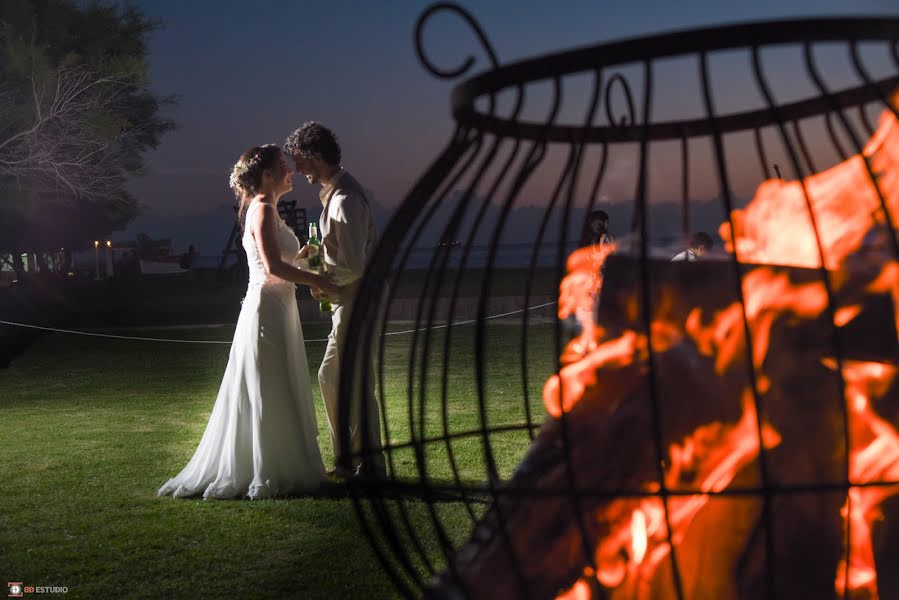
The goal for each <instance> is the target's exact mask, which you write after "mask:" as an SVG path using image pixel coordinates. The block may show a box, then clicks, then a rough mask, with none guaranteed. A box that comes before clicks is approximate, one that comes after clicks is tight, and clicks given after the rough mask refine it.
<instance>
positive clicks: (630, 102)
mask: <svg viewBox="0 0 899 600" xmlns="http://www.w3.org/2000/svg"><path fill="white" fill-rule="evenodd" d="M616 82H617V83H618V84H619V85H620V86H621V89H622V90H623V91H624V98H625V100H627V111H628V114H627V115H622V117H621V118H620V119H618V120H617V121H616V120H615V115H613V114H612V88H613V87H614V85H615V83H616ZM605 104H606V118H607V119H608V120H609V125H613V126H616V125H617V126H618V127H624V126H625V125H633V124H635V123H636V122H637V118H636V116H635V115H636V112H635V111H634V97H633V94H631V86H630V85H629V84H628V83H627V79H625V78H624V77H622V75H621V73H615V74H614V75H612V77H611V78H610V79H609V82H608V83H607V84H606V103H605ZM628 117H629V118H630V121H628Z"/></svg>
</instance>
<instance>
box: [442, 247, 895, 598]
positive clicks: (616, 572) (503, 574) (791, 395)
mask: <svg viewBox="0 0 899 600" xmlns="http://www.w3.org/2000/svg"><path fill="white" fill-rule="evenodd" d="M635 267H636V265H635V264H634V259H632V258H627V257H620V256H619V257H612V258H611V259H610V260H609V262H608V264H607V268H606V281H605V282H604V285H605V289H606V293H605V294H604V295H603V297H602V302H601V304H600V306H599V309H598V312H597V322H598V324H599V326H600V327H601V329H602V331H604V332H605V335H606V337H607V338H612V339H610V340H609V341H606V342H604V343H599V344H598V345H595V346H594V348H593V350H590V351H588V352H586V353H585V354H584V355H583V357H582V358H581V359H580V360H577V361H572V362H571V363H570V364H568V365H566V366H564V367H563V369H562V371H561V372H560V374H559V376H558V377H555V378H552V379H551V380H550V381H549V382H548V384H547V386H546V388H545V392H544V394H545V397H546V399H547V410H548V411H549V412H550V414H551V415H553V416H555V417H557V418H556V419H548V420H547V421H546V422H545V423H544V425H543V427H542V428H541V430H540V432H539V434H538V436H537V438H536V440H535V441H534V443H533V444H532V446H531V447H530V449H529V451H528V453H527V455H526V456H525V458H524V460H523V461H522V463H521V465H520V466H519V468H518V470H517V471H516V473H515V474H514V475H513V477H512V479H511V481H510V482H509V483H508V485H507V486H506V487H505V488H504V490H503V493H502V495H501V497H500V499H499V500H498V502H497V504H496V506H495V507H494V508H493V509H492V510H490V511H489V512H488V513H487V514H486V515H485V517H484V518H483V520H482V521H481V522H480V523H479V524H478V526H477V528H476V530H475V532H474V534H473V536H472V539H471V541H470V542H469V543H468V544H467V545H466V546H465V547H463V548H462V549H461V550H460V551H459V553H458V554H457V556H456V560H455V563H454V565H453V569H452V571H451V572H450V573H453V572H454V573H456V574H457V575H458V577H459V579H460V580H461V581H459V580H457V579H456V578H455V577H454V576H453V575H451V574H445V575H443V576H442V578H441V580H440V581H439V582H437V583H436V585H435V586H434V587H433V588H431V589H430V590H429V592H428V595H429V596H430V597H435V598H445V597H453V595H454V591H455V590H457V589H460V588H461V589H464V590H465V591H466V592H467V593H468V594H469V595H470V596H473V597H478V598H480V597H484V598H496V597H527V596H529V597H533V598H545V597H554V596H556V595H557V594H559V593H561V592H564V591H565V590H569V589H570V590H572V591H571V593H570V594H569V596H567V597H571V598H590V597H593V598H598V597H603V596H602V595H603V594H606V595H608V597H611V598H619V597H620V598H633V597H637V598H674V597H676V593H675V585H676V584H675V579H674V575H673V569H672V562H671V556H670V547H669V545H668V527H667V522H666V519H665V509H664V505H663V504H662V501H661V500H659V499H658V498H654V497H651V496H652V494H656V493H658V492H659V490H660V486H659V482H658V480H659V470H658V468H657V466H656V465H657V458H658V449H657V447H656V444H655V441H654V440H655V434H654V431H656V427H658V429H659V430H660V431H661V438H662V439H661V440H660V441H661V444H662V448H663V451H662V454H663V457H664V460H665V469H664V475H665V483H666V486H667V488H668V489H669V490H672V491H675V492H681V493H686V492H689V491H694V492H695V491H702V492H710V493H713V492H720V491H724V490H730V491H739V490H741V489H742V490H753V489H758V488H760V487H761V486H762V483H763V481H762V475H761V468H760V464H759V454H760V452H759V437H760V436H759V432H758V428H757V420H756V414H755V404H754V402H753V395H752V393H751V387H750V377H749V372H748V369H747V364H746V360H745V351H746V349H745V343H743V342H741V339H738V338H733V336H729V337H725V338H722V339H719V340H717V341H714V342H713V343H719V344H722V345H727V346H728V347H730V348H731V354H730V359H729V360H728V361H726V362H725V363H721V361H720V357H721V355H722V352H721V348H720V347H719V348H716V349H715V351H713V352H709V351H705V349H704V348H703V343H704V342H703V340H697V339H696V338H695V337H692V336H691V334H690V331H688V327H687V322H688V321H689V320H690V316H691V315H695V314H696V311H697V310H699V311H700V312H701V313H702V314H703V315H716V314H721V313H722V312H723V311H726V310H727V309H728V307H729V306H731V305H732V304H733V303H734V302H735V301H736V299H735V297H734V296H735V294H736V286H735V285H728V279H729V280H730V282H733V277H734V275H733V269H732V266H731V265H729V264H727V263H717V264H715V263H697V264H684V263H681V264H678V263H667V262H665V263H652V264H651V276H652V281H653V295H652V307H653V323H654V328H653V329H654V331H653V334H654V335H653V336H652V339H653V349H654V365H655V370H654V376H655V378H656V381H657V382H658V385H657V387H656V394H657V401H658V407H659V410H658V411H656V410H653V408H652V403H651V393H652V392H651V383H652V382H651V381H650V372H649V367H648V364H647V340H646V338H645V336H644V335H643V334H640V333H638V331H639V329H640V323H641V315H640V314H639V311H637V310H636V309H635V307H639V302H640V299H639V298H638V297H637V295H636V294H637V290H639V285H638V284H639V280H638V276H639V270H638V269H636V268H635ZM764 269H765V270H766V271H772V273H773V275H772V277H774V279H772V281H775V282H777V281H778V280H777V279H776V278H777V277H785V278H786V280H787V284H788V285H787V287H788V288H789V290H792V291H796V290H799V291H805V292H808V291H810V290H811V291H814V289H813V288H809V287H803V286H813V285H814V282H815V281H816V278H819V277H820V272H819V271H816V270H807V269H798V268H789V269H772V268H771V267H764ZM750 270H751V269H750ZM777 289H778V290H779V291H780V293H781V294H782V295H783V294H784V291H783V289H781V288H777ZM610 290H612V291H610ZM857 290H858V288H857V287H856V289H855V290H851V289H850V288H849V287H844V288H841V289H840V290H839V294H840V298H841V299H844V298H845V299H850V300H851V302H852V303H853V304H854V305H857V306H858V310H857V311H856V312H855V316H854V318H852V319H849V320H848V321H847V323H846V324H845V325H844V329H843V334H844V335H842V336H841V337H843V338H846V344H844V346H845V347H844V349H843V350H844V358H847V357H849V356H851V357H853V358H855V359H859V360H862V359H863V360H870V358H872V357H878V358H880V359H881V360H885V361H891V360H892V361H894V360H895V358H893V357H895V356H896V338H895V336H893V335H891V333H890V329H889V328H886V331H887V334H886V335H884V334H883V331H884V330H885V328H884V327H883V326H882V324H883V323H884V320H885V319H886V320H887V321H889V320H890V319H891V318H892V314H893V307H892V303H891V302H889V297H884V296H883V295H882V294H866V293H858V292H857ZM813 296H815V297H817V294H813ZM791 297H792V296H791ZM750 301H751V299H748V300H747V302H750ZM817 302H818V304H815V305H814V306H815V307H817V308H805V309H800V308H797V309H796V310H797V311H798V312H799V313H802V312H803V311H805V313H804V314H802V315H801V316H802V317H803V318H797V317H796V316H795V315H794V316H792V317H790V315H783V316H779V315H774V316H771V317H770V318H767V317H765V314H764V311H759V312H756V313H753V314H754V322H753V327H755V330H754V332H753V333H756V332H757V331H758V329H759V327H760V326H758V325H757V322H762V321H764V323H765V327H766V328H767V329H766V331H767V333H766V334H765V336H764V337H765V339H766V340H767V341H766V344H765V348H764V351H763V352H762V353H761V360H759V361H757V363H756V366H757V368H758V369H759V373H763V375H761V377H760V380H759V384H760V387H761V388H762V390H761V392H762V393H761V404H760V407H761V411H762V415H761V417H762V419H761V420H762V421H763V423H764V426H763V435H762V436H761V437H762V438H763V439H764V446H765V466H766V475H767V478H768V479H767V484H768V485H769V486H771V487H773V488H783V487H797V486H802V487H804V488H805V489H806V490H807V491H806V492H805V493H802V494H783V495H776V496H771V497H770V504H769V505H768V506H767V510H768V511H769V515H768V519H769V521H770V523H771V527H770V528H768V527H766V524H765V520H764V519H763V516H764V515H763V510H766V507H765V506H764V499H763V494H762V493H760V492H759V493H757V494H749V493H746V494H739V495H732V496H723V497H722V496H719V497H710V496H708V495H699V494H696V495H676V496H671V497H669V500H668V522H670V524H671V532H672V539H673V541H674V544H675V558H676V560H677V564H678V567H679V568H678V574H679V583H680V586H681V589H682V590H683V591H684V593H685V595H686V597H687V598H761V597H766V596H767V595H768V593H769V589H768V581H769V579H770V580H771V581H772V582H773V585H774V587H775V590H776V593H777V595H778V596H779V597H788V598H824V597H828V596H833V595H834V591H835V579H834V578H835V576H836V575H837V573H838V571H839V565H840V561H841V556H842V553H843V538H844V526H843V521H842V519H841V516H840V515H841V508H842V507H843V504H844V501H845V497H846V495H845V492H842V491H840V490H839V486H840V485H841V484H844V483H845V481H846V475H847V472H846V469H847V466H846V465H847V455H846V445H845V425H844V423H845V420H844V416H843V415H844V407H843V397H842V393H843V392H842V387H841V386H840V379H839V376H838V374H837V372H835V371H834V369H833V365H831V364H829V363H827V362H826V361H824V362H822V358H824V357H826V356H828V355H829V351H828V349H829V348H831V347H832V343H831V341H832V335H833V327H832V326H831V325H830V323H829V321H828V320H827V319H826V318H825V317H824V316H822V314H821V313H822V312H823V307H824V306H826V295H825V303H824V304H823V305H822V304H821V303H820V298H818V300H817ZM841 302H842V300H841ZM661 324H666V325H665V326H660V325H661ZM739 325H740V326H741V327H742V323H739ZM850 327H851V328H854V329H853V330H852V335H851V336H850V335H848V333H847V332H850ZM741 331H742V329H741ZM615 336H618V337H615ZM741 344H742V345H741ZM769 348H770V349H769ZM809 381H814V382H815V385H814V386H809V385H808V383H809ZM881 391H882V390H881ZM894 400H895V398H894ZM563 413H564V414H565V419H564V422H563V420H562V419H561V418H559V417H561V416H562V414H563ZM656 415H657V417H658V419H659V422H658V423H656V422H654V419H655V418H656ZM897 441H899V438H897ZM863 442H864V440H863V441H862V443H863ZM888 468H899V454H897V455H896V456H895V457H892V455H889V457H888V459H887V462H886V464H884V465H881V466H880V470H881V471H884V470H886V469H888ZM897 478H899V477H897ZM816 486H830V487H831V488H832V489H831V491H829V492H823V493H822V492H820V491H818V490H817V489H816ZM572 488H574V490H572ZM648 496H649V497H648ZM877 500H878V501H881V500H883V498H879V499H877ZM856 506H857V507H863V503H862V502H861V501H858V502H857V503H856ZM855 528H856V529H857V530H860V529H861V527H860V525H858V524H856V527H855ZM503 532H505V533H503ZM769 532H770V533H772V536H773V537H772V539H771V540H770V544H769V540H767V538H766V536H767V535H768V534H769ZM584 533H586V537H587V543H586V545H585V544H584V541H583V534H584ZM881 538H883V536H882V535H880V537H879V538H878V539H881ZM897 542H899V540H897V539H895V538H894V539H893V540H892V541H890V540H887V541H886V542H883V543H884V546H883V548H880V549H879V550H878V549H877V544H875V545H874V547H875V550H874V554H875V555H877V556H880V555H882V556H893V554H890V553H891V552H895V551H896V549H895V548H893V546H894V545H896V543H897ZM769 545H770V546H771V547H772V548H773V550H774V556H772V557H770V560H769V558H768V556H767V552H768V549H769ZM535 549H539V551H535ZM878 553H879V554H878ZM853 560H854V559H853ZM769 568H773V569H774V570H773V571H772V572H771V573H769V572H768V569H769ZM853 572H856V573H858V572H861V571H860V567H859V568H853ZM517 573H520V574H521V576H520V577H519V575H517ZM578 582H579V583H578ZM887 584H888V582H887ZM522 585H524V586H525V587H522ZM573 585H577V586H579V587H574V588H572V586H573ZM600 585H601V586H602V587H604V588H605V590H606V591H604V592H603V591H600V589H601V588H600ZM883 585H884V584H883V583H882V584H881V587H883ZM884 597H887V596H884Z"/></svg>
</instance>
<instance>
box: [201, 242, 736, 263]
mask: <svg viewBox="0 0 899 600" xmlns="http://www.w3.org/2000/svg"><path fill="white" fill-rule="evenodd" d="M618 241H619V244H620V245H623V244H624V242H625V241H624V240H618ZM576 249H577V243H576V242H566V243H565V246H564V256H563V258H562V261H563V263H564V261H565V259H566V258H567V257H568V255H569V254H571V253H572V252H573V251H574V250H576ZM489 250H490V247H489V246H473V247H472V248H471V250H470V252H469V254H468V257H467V258H466V261H465V266H466V268H469V269H478V268H483V267H485V266H486V265H487V257H488V253H489ZM558 250H559V247H558V244H557V243H549V244H543V245H542V246H541V247H540V249H539V251H538V252H537V257H536V266H537V267H541V268H547V267H554V266H555V265H556V264H557V260H558ZM681 250H683V247H682V246H681V245H680V242H679V241H678V240H677V239H675V238H663V239H660V240H657V241H654V242H653V243H652V245H651V248H650V256H652V257H655V258H671V257H672V256H674V255H675V254H677V253H678V252H680V251H681ZM718 250H719V251H720V245H719V246H718ZM533 253H534V245H533V244H501V245H499V246H498V247H497V250H496V257H495V259H494V262H493V266H494V268H497V269H526V268H528V267H530V265H531V260H532V255H533ZM462 254H463V247H462V246H461V245H460V246H453V247H452V248H451V250H450V257H449V261H448V262H447V266H448V267H458V266H459V265H461V264H462ZM435 255H436V248H433V247H431V248H416V249H414V250H412V252H410V253H409V258H408V260H407V261H406V266H405V268H407V269H427V268H428V265H429V264H430V262H431V260H432V258H433V257H434V256H435ZM220 260H221V256H201V257H198V259H197V260H196V262H195V263H194V267H195V268H199V269H216V268H218V265H219V261H220ZM233 260H234V259H233V258H232V259H231V261H230V262H229V263H228V264H229V265H230V264H233Z"/></svg>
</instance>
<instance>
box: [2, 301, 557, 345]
mask: <svg viewBox="0 0 899 600" xmlns="http://www.w3.org/2000/svg"><path fill="white" fill-rule="evenodd" d="M555 303H556V301H555V300H553V301H552V302H546V303H544V304H538V305H536V306H528V307H527V308H522V309H518V310H513V311H509V312H505V313H501V314H498V315H490V316H489V317H484V320H485V321H490V320H492V319H500V318H502V317H508V316H510V315H517V314H521V313H523V312H526V311H529V310H537V309H538V308H545V307H547V306H552V305H553V304H555ZM477 321H478V320H477V319H469V320H467V321H458V322H454V323H446V324H444V325H435V326H433V327H431V329H446V328H448V327H455V326H456V325H470V324H471V323H477ZM0 325H7V326H10V327H22V328H24V329H38V330H40V331H49V332H52V333H65V334H69V335H83V336H86V337H97V338H108V339H114V340H130V341H137V342H170V343H173V344H230V343H231V340H179V339H176V338H156V337H140V336H133V335H117V334H113V333H96V332H93V331H78V330H75V329H59V328H57V327H43V326H41V325H31V324H29V323H17V322H15V321H4V320H2V319H0ZM416 331H425V329H424V328H418V329H405V330H403V331H389V332H387V333H385V334H384V335H385V336H388V335H405V334H408V333H415V332H416ZM305 341H306V342H309V343H320V342H327V341H328V338H320V339H314V340H305Z"/></svg>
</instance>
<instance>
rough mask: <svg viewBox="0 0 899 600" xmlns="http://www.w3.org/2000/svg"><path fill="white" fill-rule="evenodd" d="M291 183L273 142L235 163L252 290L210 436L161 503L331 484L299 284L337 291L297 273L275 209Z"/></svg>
mask: <svg viewBox="0 0 899 600" xmlns="http://www.w3.org/2000/svg"><path fill="white" fill-rule="evenodd" d="M292 175H293V171H292V170H291V169H290V168H288V166H287V162H286V161H285V160H284V156H283V155H282V153H281V150H280V149H279V148H278V147H277V146H274V145H271V144H269V145H265V146H260V147H255V148H251V149H250V150H248V151H247V152H246V153H244V155H243V156H241V157H240V160H239V161H238V162H237V164H236V165H234V169H233V171H232V173H231V187H232V189H234V192H235V194H236V195H237V197H238V199H239V201H240V209H239V210H238V219H240V223H241V225H242V227H243V229H244V233H243V247H244V249H245V250H246V253H247V262H248V263H249V269H250V284H249V287H248V289H247V295H246V297H245V298H244V301H243V306H242V308H241V310H240V316H239V317H238V319H237V329H236V330H235V331H234V341H233V342H232V344H231V354H230V356H229V358H228V366H227V367H226V369H225V375H224V377H223V378H222V384H221V387H220V388H219V393H218V397H217V398H216V401H215V406H214V407H213V409H212V415H211V416H210V417H209V423H208V425H207V426H206V432H205V433H204V434H203V438H202V439H201V440H200V445H199V447H197V450H196V452H195V453H194V456H193V458H191V460H190V462H189V463H187V466H186V467H184V470H183V471H181V472H180V473H179V474H178V475H176V476H175V477H173V478H172V479H170V480H169V481H167V482H166V483H165V485H163V486H162V487H161V488H160V489H159V491H158V492H157V493H158V495H160V496H163V495H171V496H175V497H183V496H198V495H200V494H202V495H203V497H204V498H240V497H244V496H246V497H249V498H268V497H272V496H276V495H285V494H296V493H302V492H308V491H311V490H314V489H315V488H317V487H318V485H319V483H320V482H321V481H322V480H323V479H324V477H325V469H324V464H323V463H322V458H321V451H320V450H319V447H318V439H317V436H318V426H317V424H316V420H315V408H314V406H313V402H312V386H311V383H310V380H309V368H308V366H307V363H306V350H305V347H304V345H303V330H302V326H301V324H300V318H299V313H298V311H297V301H296V295H295V285H294V284H296V283H300V284H305V285H308V286H311V287H314V288H318V289H319V290H321V291H322V292H324V293H325V294H337V293H338V289H337V288H336V286H335V285H334V284H333V283H332V282H331V281H330V280H329V279H327V278H325V277H323V276H321V275H317V274H314V273H309V272H305V271H301V270H300V269H298V268H296V267H295V266H293V263H294V261H295V259H296V257H297V253H298V251H299V242H298V240H297V238H296V236H295V235H294V234H293V232H292V231H291V230H290V228H289V227H287V225H286V224H285V223H284V222H283V221H282V220H281V218H280V217H279V216H278V212H277V209H276V206H277V203H278V199H279V198H280V197H281V196H282V195H283V194H285V193H286V192H289V191H290V190H291V189H292V187H293V185H292V183H291V176H292Z"/></svg>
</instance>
